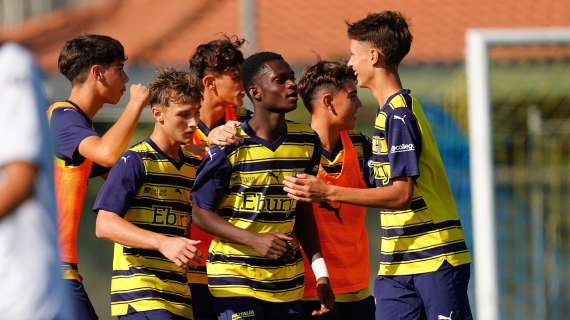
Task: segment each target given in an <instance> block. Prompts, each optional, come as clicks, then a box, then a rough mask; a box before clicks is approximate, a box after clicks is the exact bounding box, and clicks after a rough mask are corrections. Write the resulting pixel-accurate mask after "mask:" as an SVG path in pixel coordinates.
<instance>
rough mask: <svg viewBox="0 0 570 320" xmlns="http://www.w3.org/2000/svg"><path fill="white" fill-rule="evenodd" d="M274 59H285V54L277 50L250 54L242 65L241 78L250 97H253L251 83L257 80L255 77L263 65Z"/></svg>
mask: <svg viewBox="0 0 570 320" xmlns="http://www.w3.org/2000/svg"><path fill="white" fill-rule="evenodd" d="M274 60H283V61H285V59H283V56H281V55H280V54H278V53H275V52H267V51H264V52H258V53H255V54H252V55H251V56H249V57H248V58H247V59H245V61H244V62H243V64H242V65H241V80H242V82H243V88H244V89H245V93H246V94H247V95H248V97H250V98H251V96H250V95H249V90H248V89H249V88H250V87H251V84H252V83H253V81H254V80H255V77H256V76H257V74H258V73H259V71H260V70H261V67H262V66H263V65H264V64H265V63H266V62H268V61H274Z"/></svg>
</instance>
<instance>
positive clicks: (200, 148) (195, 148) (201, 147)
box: [182, 142, 208, 155]
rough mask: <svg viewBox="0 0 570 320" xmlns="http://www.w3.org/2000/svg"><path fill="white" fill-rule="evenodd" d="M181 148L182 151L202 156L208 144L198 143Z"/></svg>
mask: <svg viewBox="0 0 570 320" xmlns="http://www.w3.org/2000/svg"><path fill="white" fill-rule="evenodd" d="M182 147H183V148H184V150H187V151H190V152H192V153H193V154H197V155H200V154H203V153H204V152H205V151H207V148H208V144H207V143H205V142H202V143H198V144H194V143H188V144H185V145H184V146H182Z"/></svg>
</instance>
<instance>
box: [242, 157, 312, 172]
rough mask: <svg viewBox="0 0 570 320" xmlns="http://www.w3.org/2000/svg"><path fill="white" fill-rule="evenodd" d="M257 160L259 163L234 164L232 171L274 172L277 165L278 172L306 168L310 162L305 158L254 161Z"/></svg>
mask: <svg viewBox="0 0 570 320" xmlns="http://www.w3.org/2000/svg"><path fill="white" fill-rule="evenodd" d="M257 160H261V162H253V163H251V162H250V163H236V165H235V166H234V167H233V171H234V172H236V171H238V172H239V171H241V172H248V171H262V170H274V169H275V166H276V165H277V163H278V167H279V170H286V169H298V168H306V167H307V165H308V164H309V162H310V161H309V160H307V158H303V159H302V160H294V159H278V158H267V159H256V161H257ZM264 160H265V161H264Z"/></svg>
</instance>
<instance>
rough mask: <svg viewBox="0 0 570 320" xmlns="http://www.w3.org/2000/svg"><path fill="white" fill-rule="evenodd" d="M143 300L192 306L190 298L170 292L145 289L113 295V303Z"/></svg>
mask: <svg viewBox="0 0 570 320" xmlns="http://www.w3.org/2000/svg"><path fill="white" fill-rule="evenodd" d="M135 290H136V289H135ZM142 299H164V300H166V301H170V302H174V303H183V304H186V305H188V306H190V304H191V303H192V300H191V299H190V298H189V297H185V296H181V295H178V294H173V293H168V292H160V291H156V290H152V289H143V290H136V291H132V292H122V293H111V303H114V302H126V301H133V300H142Z"/></svg>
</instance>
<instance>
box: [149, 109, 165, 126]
mask: <svg viewBox="0 0 570 320" xmlns="http://www.w3.org/2000/svg"><path fill="white" fill-rule="evenodd" d="M162 111H163V110H162V107H159V106H157V105H153V106H151V107H150V112H151V113H152V117H153V118H154V120H155V121H157V122H159V123H163V122H164V115H163V112H162Z"/></svg>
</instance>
